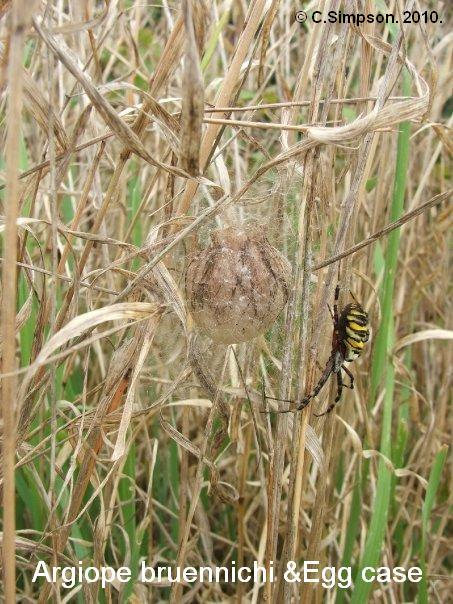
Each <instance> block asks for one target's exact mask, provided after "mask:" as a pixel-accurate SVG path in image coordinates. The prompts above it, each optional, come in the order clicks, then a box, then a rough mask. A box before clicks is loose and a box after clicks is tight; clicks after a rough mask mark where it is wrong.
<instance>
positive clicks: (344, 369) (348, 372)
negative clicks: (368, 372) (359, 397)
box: [341, 365, 354, 390]
mask: <svg viewBox="0 0 453 604" xmlns="http://www.w3.org/2000/svg"><path fill="white" fill-rule="evenodd" d="M341 368H342V369H343V371H344V372H345V373H346V375H347V376H348V378H349V379H350V381H351V383H350V384H349V386H346V384H343V386H346V388H350V389H351V390H354V376H353V375H352V373H351V372H350V371H349V369H348V368H347V367H346V365H342V366H341Z"/></svg>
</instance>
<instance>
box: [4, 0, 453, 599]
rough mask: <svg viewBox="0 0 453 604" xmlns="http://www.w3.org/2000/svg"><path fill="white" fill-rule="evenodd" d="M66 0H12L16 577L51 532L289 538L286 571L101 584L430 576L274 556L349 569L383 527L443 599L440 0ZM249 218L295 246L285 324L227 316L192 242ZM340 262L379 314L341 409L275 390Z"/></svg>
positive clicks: (302, 363)
mask: <svg viewBox="0 0 453 604" xmlns="http://www.w3.org/2000/svg"><path fill="white" fill-rule="evenodd" d="M70 4H71V3H68V6H66V5H65V4H64V3H61V2H58V3H48V4H46V5H41V4H39V3H38V2H35V3H34V5H35V6H34V7H33V8H34V10H31V7H30V6H28V5H27V3H25V2H24V1H18V2H13V3H10V2H0V28H1V32H2V33H1V38H0V62H1V65H2V73H1V76H0V92H1V95H2V96H1V107H0V112H1V117H2V119H3V120H4V122H5V123H6V129H5V132H4V133H2V135H1V136H2V158H1V159H2V163H1V165H0V167H1V169H2V170H4V172H3V173H2V177H3V183H0V195H1V196H2V197H1V201H2V204H3V207H4V211H3V214H4V216H2V218H1V220H2V222H1V225H0V229H1V234H2V237H3V245H4V254H3V258H2V296H3V299H2V304H3V311H2V331H1V338H2V339H1V346H2V397H3V407H2V409H3V412H2V419H3V423H2V426H1V435H2V481H1V487H2V489H3V501H4V516H3V525H4V526H3V532H2V547H3V554H4V556H3V560H4V568H3V572H4V585H5V587H4V593H5V598H6V600H7V601H9V600H11V601H12V598H13V597H15V596H14V592H15V590H16V589H17V590H18V592H19V594H20V596H19V597H23V599H24V601H25V599H28V601H38V602H46V601H47V600H48V598H49V596H50V594H51V589H52V586H51V585H49V584H45V585H43V586H40V588H39V589H38V587H37V586H36V585H32V584H31V583H30V580H29V574H30V568H32V567H33V565H34V564H35V562H36V561H37V560H38V559H45V560H46V561H47V562H49V564H55V563H56V562H61V561H64V562H65V563H68V564H70V563H74V564H76V563H77V561H78V560H79V559H83V560H84V562H85V563H87V562H90V563H94V564H96V565H101V564H103V563H106V562H108V563H112V564H114V565H116V566H120V565H121V563H126V562H127V564H130V565H131V566H134V565H137V564H138V560H139V558H140V556H145V557H146V558H147V559H148V563H149V564H152V565H156V564H158V563H159V562H161V561H166V562H169V563H173V564H177V565H179V566H182V567H183V566H187V565H188V564H194V565H196V566H199V565H208V566H211V567H213V566H215V565H216V564H221V563H224V564H229V563H230V562H231V561H232V560H234V561H235V562H236V563H237V565H241V564H245V563H250V562H252V563H253V560H256V561H257V562H258V563H259V564H264V565H266V566H267V567H269V565H270V563H271V561H275V566H276V574H277V576H278V578H279V581H278V582H277V583H276V584H271V583H267V584H264V585H260V584H258V583H257V584H255V585H253V586H244V585H239V584H237V585H220V584H219V585H215V586H213V585H210V586H207V585H203V584H196V585H194V586H184V587H183V586H182V585H181V584H174V585H172V586H170V585H166V586H163V588H162V587H161V588H155V587H149V588H148V587H146V586H143V585H140V584H139V583H138V582H137V581H133V582H131V583H130V584H128V585H127V586H122V585H114V586H110V587H109V589H108V598H110V599H111V600H112V601H116V599H118V601H127V599H128V598H131V600H130V601H137V602H138V601H159V600H160V599H162V598H163V599H165V598H166V599H168V600H169V601H172V602H180V601H187V602H191V601H200V602H201V601H225V599H226V598H228V597H232V596H235V597H236V598H237V599H238V601H241V599H242V601H244V602H245V601H247V602H249V601H250V602H257V601H259V600H260V599H261V598H262V597H264V596H266V597H267V598H268V599H269V601H274V602H280V601H285V602H290V601H294V602H296V601H300V602H312V601H313V602H314V601H321V600H322V601H326V602H333V601H338V602H343V601H346V600H347V601H352V602H353V603H355V604H357V603H358V602H363V601H366V600H367V599H369V598H371V600H370V601H386V602H387V601H388V602H395V601H410V600H411V599H412V598H414V597H415V593H416V592H415V591H414V590H413V589H412V587H411V586H409V587H408V586H401V585H387V586H379V585H378V586H376V585H375V586H369V587H367V586H365V585H363V584H361V583H360V581H359V580H357V581H356V584H355V586H354V590H353V591H350V592H348V593H347V595H345V594H344V593H343V594H342V593H340V592H339V590H336V591H335V590H334V591H332V592H331V593H330V592H329V593H326V592H325V591H323V590H322V588H321V587H320V586H319V585H318V586H314V587H313V586H312V585H302V586H294V585H290V584H288V583H285V582H283V581H282V580H281V573H282V569H283V568H284V566H285V563H286V562H287V561H289V560H298V561H301V560H304V559H312V560H316V559H319V560H320V561H321V562H322V563H323V564H324V565H329V564H330V565H334V566H335V565H336V566H339V565H340V564H346V565H351V566H352V567H353V568H354V572H356V571H357V569H358V568H359V567H360V564H362V563H364V561H368V562H369V561H370V559H371V560H373V555H374V554H372V553H371V554H370V552H372V551H373V548H372V547H371V546H372V545H373V544H374V545H375V550H376V552H377V553H376V556H378V561H379V562H381V561H382V560H383V561H384V562H386V563H388V564H389V565H391V564H392V563H395V564H396V563H398V564H402V565H406V566H407V565H411V564H415V563H417V564H420V565H422V566H423V565H425V566H424V568H425V570H426V571H427V575H426V576H427V577H428V579H427V580H426V581H425V583H423V585H422V587H421V588H420V590H421V591H420V594H421V595H420V598H421V600H420V601H428V600H427V597H428V594H429V597H432V598H434V597H437V598H438V601H442V598H445V594H446V593H447V592H446V587H445V583H444V576H445V574H446V573H447V568H448V564H447V561H446V552H448V541H447V538H446V536H445V533H444V527H445V525H446V523H447V519H448V504H447V496H446V488H447V487H446V480H445V474H443V473H442V471H441V470H442V467H443V464H444V463H445V453H446V444H447V443H448V441H449V436H451V430H450V429H449V428H448V412H447V411H448V407H447V401H448V384H449V381H448V371H447V370H448V368H449V367H451V349H447V347H446V345H445V340H448V339H451V337H452V336H451V331H449V330H448V313H449V305H448V293H447V292H448V252H447V245H446V241H447V232H448V228H449V227H450V225H451V211H450V210H451V208H450V206H449V205H448V203H449V202H450V201H451V193H452V190H451V184H450V182H449V180H450V177H451V163H449V162H451V151H452V145H451V141H450V138H449V134H450V128H451V123H452V120H451V116H449V115H448V114H447V112H448V106H449V105H448V89H449V87H450V85H451V76H450V75H449V74H450V72H451V60H452V59H451V56H452V55H451V34H449V33H448V31H446V29H445V28H446V25H445V24H444V25H442V26H441V25H440V24H438V25H437V29H435V27H434V26H433V24H425V25H422V24H420V25H419V26H416V25H415V24H413V25H411V26H405V27H402V26H401V27H400V26H398V27H396V26H394V27H387V26H377V25H376V26H370V25H369V24H364V25H363V26H361V27H356V26H352V25H348V24H345V23H343V24H337V25H332V24H330V23H324V24H319V26H316V27H315V26H314V25H313V24H311V25H310V24H307V25H306V26H305V27H304V28H302V27H300V26H299V25H298V24H296V23H295V22H294V15H293V13H294V7H293V4H294V3H291V2H289V1H287V0H273V1H271V2H269V1H266V0H254V1H253V2H249V3H246V2H236V1H234V0H233V1H231V0H202V1H197V2H194V1H192V0H183V2H182V3H181V4H180V3H174V2H173V3H172V2H167V1H164V2H162V3H157V4H159V6H153V7H148V8H146V10H145V8H144V6H143V3H140V2H130V3H126V4H127V6H126V5H125V6H122V4H121V3H118V2H106V3H105V4H104V3H101V4H100V3H95V2H90V1H87V2H86V3H84V5H83V6H84V8H83V10H82V8H81V6H79V5H78V3H76V4H77V6H76V5H74V6H69V5H70ZM160 4H162V6H160ZM309 4H310V9H314V8H317V4H318V3H317V2H311V3H309ZM353 4H354V5H355V4H357V3H351V2H345V3H341V2H339V1H338V0H329V1H328V2H327V3H326V5H328V6H326V7H325V9H326V10H328V9H331V10H339V9H340V7H341V8H342V9H343V10H346V9H347V10H349V9H350V10H351V11H352V12H354V11H355V10H357V7H355V6H352V5H353ZM362 4H363V5H364V7H365V8H367V9H368V10H371V5H372V4H374V3H370V2H364V3H362ZM389 4H390V5H391V7H390V8H391V9H392V10H393V9H394V12H395V13H398V14H400V12H401V8H402V7H401V6H399V3H395V2H391V3H389ZM427 4H429V3H427ZM414 7H415V8H417V7H416V4H415V3H413V2H411V1H410V2H407V3H406V5H405V6H404V7H403V8H404V9H405V10H409V11H411V10H414ZM362 8H363V7H362ZM307 10H308V9H307ZM389 10H390V9H389ZM439 10H440V9H439ZM439 32H440V33H439ZM430 36H432V40H434V41H432V40H431V39H430ZM436 36H440V37H439V39H438V38H437V37H436ZM411 127H412V136H411V135H410V128H411ZM3 159H4V162H3ZM256 221H257V222H258V223H259V224H260V225H261V228H262V229H263V231H265V232H266V236H267V238H268V239H269V241H270V243H271V244H272V246H274V247H272V248H269V249H272V250H274V248H277V249H278V250H280V252H282V253H283V254H285V256H287V257H288V258H290V260H291V264H292V277H291V283H290V286H289V288H287V276H288V275H287V273H286V272H285V279H284V281H285V288H284V290H285V291H284V292H280V291H276V290H275V289H274V286H273V285H270V286H269V287H270V289H272V290H273V292H271V295H272V294H273V295H274V297H275V300H274V302H275V306H276V307H277V306H278V307H279V308H280V306H281V305H282V304H283V301H286V298H287V297H288V304H287V306H286V308H285V310H284V312H283V313H282V314H281V316H280V317H279V318H278V319H277V321H276V323H275V324H274V325H272V326H271V329H270V330H269V332H268V333H267V334H266V337H263V336H260V337H258V335H259V334H258V333H256V334H255V335H256V336H257V337H255V338H251V339H249V340H248V341H246V342H242V343H241V344H234V345H231V346H226V345H225V346H224V345H221V344H218V343H212V342H211V341H210V340H209V339H208V338H206V336H205V335H203V334H202V333H199V332H198V330H197V329H196V327H195V326H194V324H193V321H192V319H193V317H192V316H191V314H190V312H189V310H188V308H189V309H190V308H192V311H194V309H195V305H194V304H193V301H191V300H189V304H187V300H186V299H185V298H186V294H185V291H184V278H185V276H186V277H187V268H188V267H190V262H191V259H193V258H194V257H197V254H199V250H200V248H203V247H206V245H207V241H208V240H209V236H210V235H211V234H212V233H213V232H215V231H216V230H218V229H219V228H220V229H223V230H224V229H226V230H227V232H237V231H235V229H238V228H239V229H242V228H244V227H245V228H249V227H250V223H251V222H254V223H255V222H256ZM403 225H405V226H404V228H403V229H402V227H403ZM241 232H242V231H241ZM266 245H267V244H266ZM274 252H275V250H274ZM275 253H276V254H277V252H275ZM271 256H272V254H271ZM258 257H259V254H256V257H255V258H253V259H252V260H254V261H256V260H257V258H258ZM278 258H280V259H281V255H280V253H278ZM258 259H259V260H260V261H262V258H258ZM248 260H250V258H249V259H248ZM340 260H341V264H340V270H339V261H340ZM268 261H269V259H268V258H265V262H268ZM270 262H272V260H271V261H270ZM282 262H283V261H282ZM219 267H220V269H219V271H218V273H221V272H222V271H223V270H224V272H226V268H225V267H223V265H222V264H221V263H219V265H218V268H219ZM198 268H199V271H198V272H200V271H201V272H202V273H203V274H204V272H205V271H204V268H205V265H203V266H202V267H201V268H200V267H198ZM227 268H228V270H229V269H230V267H227ZM285 270H286V269H285ZM195 272H196V271H195ZM189 273H190V269H189ZM338 273H339V276H340V283H341V298H340V305H342V304H345V303H346V302H347V300H348V290H349V289H351V291H353V292H354V295H356V296H358V298H359V299H360V300H361V301H362V302H363V304H364V306H365V307H366V308H367V309H369V311H370V316H371V323H372V329H373V340H372V344H371V345H370V350H369V353H368V354H367V355H364V357H363V358H362V359H361V361H360V362H357V364H354V365H356V367H355V368H354V372H355V376H356V384H357V386H356V389H355V390H354V392H352V393H349V394H348V396H347V397H346V398H345V400H343V403H342V405H341V407H340V408H339V409H338V410H336V413H335V414H332V415H329V416H328V417H327V418H325V419H324V420H322V421H319V420H316V419H315V418H314V417H313V416H312V414H311V407H308V408H307V409H306V411H304V412H303V413H301V414H298V415H294V416H293V415H291V414H281V415H278V416H275V417H274V416H273V415H272V414H270V413H261V411H263V409H267V410H272V409H275V408H276V407H277V406H279V407H281V408H287V406H288V405H289V402H288V401H290V400H300V399H301V398H303V396H304V395H305V394H306V393H307V392H310V391H311V390H312V388H313V386H314V384H315V383H316V381H317V378H318V375H319V369H318V366H319V365H320V366H321V367H322V365H323V363H324V362H325V359H326V358H327V356H328V354H329V352H330V342H331V334H332V326H331V319H330V317H329V314H328V303H331V301H332V296H333V290H334V288H335V282H336V279H337V274H338ZM269 275H272V277H274V273H273V272H272V271H269V273H268V274H267V276H269ZM221 276H222V275H221V274H217V275H216V278H217V279H221ZM195 277H196V275H195ZM199 281H200V280H199ZM277 281H278V280H277ZM267 282H269V283H271V281H269V280H268V281H266V283H267ZM278 283H280V282H278ZM249 285H250V284H248V285H247V287H249ZM220 289H221V288H220ZM220 289H219V290H218V291H220ZM233 289H234V288H233ZM195 290H196V291H197V292H198V294H197V295H199V294H200V291H201V289H200V287H198V288H197V287H195V289H194V288H193V287H192V288H191V286H190V287H188V289H187V292H188V295H189V297H190V295H191V292H192V291H195ZM222 291H223V290H222ZM203 292H204V293H203V295H206V297H208V295H209V296H211V297H212V296H213V295H214V297H215V292H214V294H213V292H212V291H209V292H207V290H206V288H205V290H203ZM206 292H207V293H206ZM236 293H237V292H236ZM260 293H261V292H260ZM251 297H252V298H253V296H251ZM283 298H284V300H283ZM198 302H199V306H201V307H202V308H204V309H206V307H209V309H210V310H209V312H210V313H211V314H212V309H214V310H215V308H216V306H215V304H214V303H212V300H201V301H200V300H198ZM203 302H206V304H204V305H203ZM217 302H218V301H217ZM197 308H198V307H197ZM274 310H275V309H274V308H273V309H272V313H271V314H272V319H274V315H276V314H277V312H275V313H274ZM195 311H196V309H195ZM210 316H211V315H209V317H210ZM209 317H208V318H209ZM235 320H236V315H235ZM264 324H265V326H266V327H267V326H268V323H267V322H266V321H264V322H263V325H264ZM257 329H258V328H257ZM208 332H209V329H208ZM229 335H231V334H229ZM228 341H234V340H231V339H229V340H228ZM18 365H19V366H18ZM262 386H264V387H265V390H266V392H267V393H268V394H269V397H271V396H272V397H275V398H278V399H281V402H279V403H274V402H272V403H271V402H270V401H269V400H266V399H265V398H263V391H262ZM330 395H331V393H329V392H328V389H327V388H326V392H325V394H324V395H323V396H321V397H320V398H319V400H318V401H316V402H315V403H313V404H316V405H321V406H322V405H324V406H325V403H326V399H327V398H328V397H329V396H330ZM390 441H393V442H390ZM14 469H15V480H16V490H14ZM436 472H437V473H436ZM437 476H438V480H437V482H436V480H435V479H436V477H437ZM436 497H437V500H438V502H439V503H438V504H437V506H436V505H435V504H434V502H435V501H436ZM15 505H16V507H17V513H16V512H15ZM421 509H422V510H423V513H421V512H420V510H421ZM413 527H415V528H413ZM428 546H429V547H428ZM381 549H382V552H383V554H382V555H383V558H382V560H381V559H380V558H379V552H380V551H381ZM370 556H371V558H370ZM277 561H279V564H277ZM16 577H17V582H16ZM53 589H57V590H60V596H61V597H64V596H65V595H66V596H67V595H68V594H67V592H64V591H63V589H62V588H61V586H58V587H54V588H53ZM162 589H166V591H162ZM371 589H372V590H373V591H370V590H371ZM423 590H424V591H423ZM162 594H164V595H163V596H162ZM60 596H59V597H60ZM73 596H74V597H80V598H83V599H84V600H85V601H97V599H98V597H99V593H98V586H96V585H91V586H78V587H76V588H75V590H74V594H73ZM55 597H57V596H55ZM68 597H69V596H68ZM417 597H419V594H418V593H417ZM8 598H9V600H8ZM373 598H375V600H373ZM423 598H425V599H423ZM433 601H434V600H433ZM444 601H445V599H444Z"/></svg>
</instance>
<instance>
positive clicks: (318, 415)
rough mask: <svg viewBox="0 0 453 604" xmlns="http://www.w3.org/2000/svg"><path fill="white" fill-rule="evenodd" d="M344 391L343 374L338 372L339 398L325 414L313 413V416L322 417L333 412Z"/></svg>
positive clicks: (337, 397) (336, 398)
mask: <svg viewBox="0 0 453 604" xmlns="http://www.w3.org/2000/svg"><path fill="white" fill-rule="evenodd" d="M342 390H343V381H342V379H341V372H340V371H338V372H337V396H336V397H335V400H334V402H333V403H331V404H330V405H329V406H328V407H327V409H326V410H325V411H324V413H313V415H314V416H315V417H322V416H323V415H327V414H328V413H330V412H331V411H332V409H333V408H334V407H335V405H336V404H337V403H338V401H339V400H340V399H341V392H342Z"/></svg>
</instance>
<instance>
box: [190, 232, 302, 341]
mask: <svg viewBox="0 0 453 604" xmlns="http://www.w3.org/2000/svg"><path fill="white" fill-rule="evenodd" d="M211 240H212V241H211V244H210V245H209V246H208V247H207V248H206V249H204V250H203V251H201V252H200V253H198V254H197V255H196V256H194V257H193V258H192V259H191V261H190V262H189V264H188V266H187V270H186V274H185V290H186V299H187V304H188V308H189V310H190V313H191V315H192V318H193V320H194V322H195V324H196V325H197V326H198V327H199V328H200V329H201V330H202V331H203V332H204V333H205V334H206V335H208V336H209V337H210V338H211V339H212V340H214V341H215V342H219V343H223V344H233V343H236V342H246V341H247V340H251V339H253V338H255V337H257V336H259V335H260V334H262V333H264V332H265V331H266V330H267V329H269V327H270V326H271V325H272V324H273V323H274V321H275V320H276V318H277V316H278V315H279V313H280V312H281V310H282V309H283V307H284V306H285V304H286V302H287V301H288V291H289V282H290V278H291V265H290V263H289V262H288V260H287V259H286V258H285V256H283V254H281V253H280V252H279V251H278V250H277V249H275V248H274V247H273V246H272V245H271V244H270V243H269V242H268V240H267V239H266V237H265V235H264V229H263V228H259V227H248V228H245V227H244V228H240V227H232V226H230V227H226V228H224V229H220V230H218V231H215V232H214V233H213V234H212V235H211Z"/></svg>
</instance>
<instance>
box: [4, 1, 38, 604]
mask: <svg viewBox="0 0 453 604" xmlns="http://www.w3.org/2000/svg"><path fill="white" fill-rule="evenodd" d="M29 9H30V7H28V9H27V7H26V3H25V2H24V0H16V1H15V2H13V4H12V11H11V30H10V31H11V35H10V47H9V60H8V76H7V77H8V109H7V122H8V126H7V128H8V129H7V134H6V183H7V184H6V195H5V235H4V239H3V250H4V256H3V257H4V263H3V276H2V318H1V333H2V340H3V358H2V373H3V374H10V375H6V376H5V377H3V379H2V419H3V447H2V469H3V481H4V489H3V541H2V555H3V561H2V562H3V585H4V598H5V602H14V601H15V592H16V568H15V565H16V560H15V531H16V526H15V511H16V508H15V478H14V460H15V450H16V425H15V424H16V385H17V380H16V376H15V375H11V374H12V373H13V372H14V371H15V369H16V326H15V323H16V282H17V268H16V260H17V252H18V245H17V243H18V242H17V217H18V213H19V198H20V192H19V157H20V150H19V144H20V132H21V129H20V121H21V114H22V101H23V97H22V91H23V71H22V53H23V48H24V38H25V32H26V29H27V26H28V15H29V14H31V12H32V11H30V10H29Z"/></svg>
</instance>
